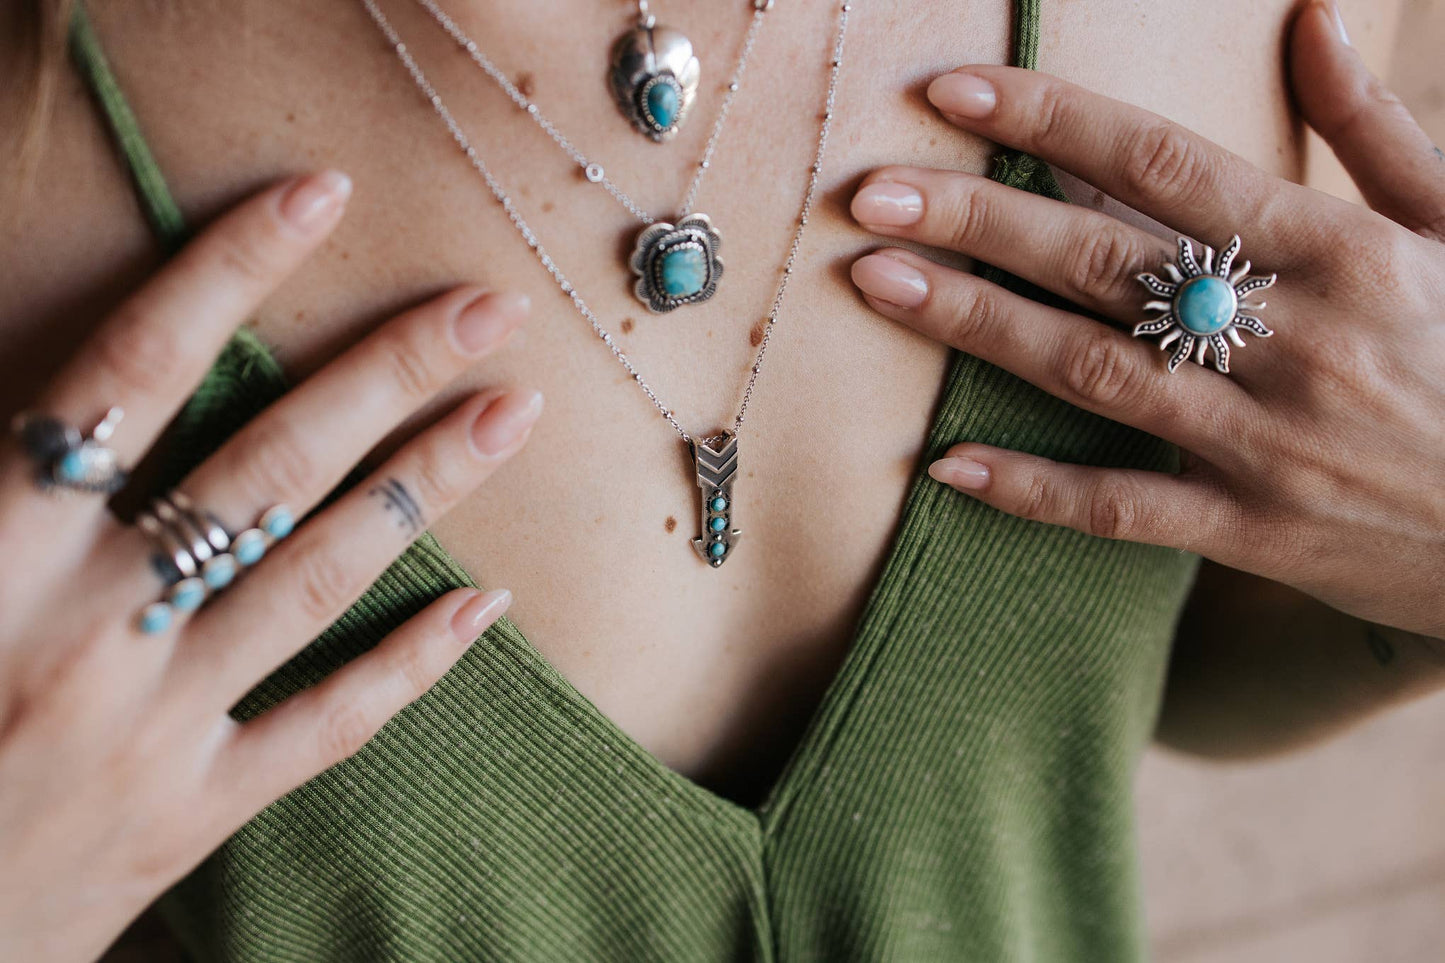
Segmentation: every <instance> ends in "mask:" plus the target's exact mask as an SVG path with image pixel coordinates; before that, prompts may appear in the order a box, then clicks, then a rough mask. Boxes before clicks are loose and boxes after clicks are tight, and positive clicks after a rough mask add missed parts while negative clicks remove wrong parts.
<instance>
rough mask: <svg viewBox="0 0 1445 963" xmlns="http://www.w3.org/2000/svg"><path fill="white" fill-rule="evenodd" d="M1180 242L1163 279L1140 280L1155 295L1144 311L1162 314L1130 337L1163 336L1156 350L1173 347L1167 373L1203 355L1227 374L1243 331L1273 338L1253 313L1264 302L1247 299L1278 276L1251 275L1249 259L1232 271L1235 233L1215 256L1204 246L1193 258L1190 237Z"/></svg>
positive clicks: (1237, 245)
mask: <svg viewBox="0 0 1445 963" xmlns="http://www.w3.org/2000/svg"><path fill="white" fill-rule="evenodd" d="M1178 243H1179V258H1178V260H1177V261H1166V262H1165V264H1164V274H1165V276H1164V277H1159V276H1157V275H1154V274H1140V275H1139V276H1138V281H1139V283H1140V284H1142V285H1144V287H1145V288H1146V289H1147V290H1148V291H1149V293H1150V294H1152V295H1154V299H1153V300H1151V301H1149V302H1148V303H1147V304H1145V305H1144V309H1145V310H1146V311H1158V312H1160V313H1159V315H1158V316H1157V317H1155V318H1152V319H1150V320H1148V321H1144V322H1142V323H1140V324H1138V325H1136V326H1135V327H1134V336H1135V337H1136V338H1137V337H1145V336H1148V335H1161V336H1162V337H1160V339H1159V347H1161V348H1163V349H1165V350H1168V349H1169V348H1170V347H1171V346H1172V347H1173V349H1174V350H1173V353H1172V354H1171V355H1170V356H1169V371H1170V372H1171V373H1173V372H1174V371H1175V370H1176V369H1177V368H1178V367H1179V366H1180V365H1182V364H1183V363H1184V362H1185V361H1188V360H1191V359H1192V360H1193V361H1194V362H1195V363H1196V364H1201V365H1202V364H1204V357H1205V353H1206V352H1212V353H1213V361H1214V369H1215V370H1216V371H1219V372H1221V373H1222V374H1228V373H1229V345H1230V343H1233V345H1234V346H1235V347H1236V348H1242V347H1244V339H1243V338H1242V337H1240V332H1241V331H1248V332H1249V333H1250V334H1253V335H1256V336H1257V337H1261V338H1268V337H1269V336H1270V335H1272V334H1274V332H1273V331H1271V330H1270V329H1269V328H1268V327H1266V326H1265V323H1264V322H1263V321H1261V320H1260V319H1259V318H1257V317H1255V316H1254V313H1253V312H1256V311H1259V310H1260V309H1261V308H1263V307H1264V306H1265V305H1264V302H1263V301H1260V302H1257V303H1251V302H1250V301H1249V300H1248V298H1249V297H1250V295H1252V294H1254V293H1255V292H1257V291H1263V290H1264V289H1265V288H1268V287H1271V286H1273V284H1274V282H1275V281H1276V280H1277V275H1274V274H1269V275H1253V274H1250V273H1249V267H1250V265H1249V262H1248V261H1245V262H1244V263H1242V264H1241V265H1239V266H1238V267H1235V263H1234V262H1235V258H1236V257H1237V256H1238V255H1239V248H1240V241H1239V235H1238V234H1236V235H1235V236H1234V237H1233V238H1232V239H1231V240H1230V242H1229V243H1228V244H1227V245H1225V246H1224V248H1223V250H1221V251H1219V252H1217V253H1216V252H1215V250H1214V248H1212V247H1210V246H1209V245H1207V244H1206V245H1204V251H1203V254H1202V256H1201V257H1196V256H1195V253H1194V245H1193V243H1192V242H1191V241H1190V240H1189V239H1188V238H1185V237H1181V238H1179V242H1178ZM1226 338H1228V340H1227V341H1226V340H1225V339H1226Z"/></svg>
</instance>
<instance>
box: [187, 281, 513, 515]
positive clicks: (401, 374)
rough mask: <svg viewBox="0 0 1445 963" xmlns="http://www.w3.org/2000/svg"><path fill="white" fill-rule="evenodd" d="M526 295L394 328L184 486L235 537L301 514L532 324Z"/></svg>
mask: <svg viewBox="0 0 1445 963" xmlns="http://www.w3.org/2000/svg"><path fill="white" fill-rule="evenodd" d="M528 305H529V302H528V299H527V297H526V295H524V294H514V293H487V292H483V291H481V290H480V289H478V288H475V287H469V286H468V287H461V288H457V289H455V290H453V291H450V292H448V293H446V294H444V295H442V296H440V297H437V298H434V299H432V300H431V301H428V302H426V303H425V304H422V305H420V306H418V307H416V308H414V309H412V310H410V311H407V312H405V313H403V314H401V315H399V316H397V317H396V318H394V319H392V320H391V321H389V322H387V323H386V324H385V325H383V326H382V327H381V328H379V329H377V330H376V331H375V332H374V333H372V334H371V335H369V336H368V337H366V338H365V339H364V340H362V341H361V342H360V343H358V344H357V345H355V346H354V347H352V348H351V349H349V350H347V351H346V352H344V353H343V354H342V355H341V356H340V357H338V358H337V359H336V360H334V361H332V362H331V363H330V364H328V365H326V367H324V368H322V369H321V370H320V371H318V372H317V373H316V374H314V375H312V376H311V377H310V378H308V379H306V381H304V382H302V383H301V384H300V385H299V386H297V387H296V388H294V389H293V390H292V391H290V392H289V393H288V394H286V395H285V396H284V397H282V398H281V399H280V400H279V401H277V402H276V403H275V404H273V405H271V406H270V407H269V408H267V409H266V410H265V411H264V412H262V413H261V414H260V415H259V416H258V417H257V418H256V419H255V420H253V421H252V422H250V423H249V424H248V425H246V426H245V427H244V428H243V429H241V431H239V432H237V433H236V434H235V435H234V436H232V437H231V439H230V440H228V441H227V442H226V444H225V445H224V446H222V448H221V449H220V450H219V451H217V452H216V453H215V455H213V456H212V457H211V458H209V459H207V460H206V461H205V462H203V463H202V464H201V465H200V466H199V467H197V468H196V470H195V471H194V472H193V473H192V474H191V475H190V477H188V478H187V479H186V480H185V481H184V482H182V483H181V485H180V486H179V487H180V489H181V490H182V491H184V492H185V493H186V494H187V495H188V496H190V498H191V500H192V501H193V502H195V503H196V504H197V505H200V506H204V507H205V508H206V509H207V510H208V511H211V512H213V513H215V514H216V515H217V517H219V518H220V520H221V521H222V522H223V523H224V524H225V525H226V527H227V528H228V529H229V530H230V531H233V532H234V531H240V530H242V529H245V528H249V527H250V526H251V525H252V524H253V522H254V520H255V519H256V518H257V517H258V516H259V515H260V513H261V512H262V511H264V510H265V509H267V508H268V507H270V506H271V505H275V504H285V505H287V506H289V507H290V508H292V509H293V510H295V511H296V513H297V514H298V515H303V514H305V513H306V512H308V511H309V510H310V509H311V507H312V506H314V505H316V504H317V503H318V502H320V501H321V499H322V498H323V497H325V496H326V494H327V493H329V492H330V491H332V490H333V489H334V488H335V487H336V485H337V484H338V483H340V482H341V481H342V479H344V478H345V477H346V475H347V474H349V473H350V472H351V471H352V469H353V468H354V467H355V465H356V462H357V461H358V460H359V459H360V458H361V456H362V455H364V454H365V453H366V452H367V451H369V450H370V449H371V448H372V447H373V446H375V445H376V444H377V443H378V442H380V441H381V440H382V439H383V438H385V437H386V436H387V435H388V434H390V433H391V431H392V430H393V429H395V428H396V426H397V425H399V424H401V423H402V422H403V421H404V420H405V419H406V418H407V417H408V416H410V415H412V414H413V413H415V412H416V410H417V409H418V408H419V407H420V406H421V405H423V404H424V403H426V402H427V401H428V400H430V399H431V398H432V397H433V396H434V395H436V393H437V392H438V391H440V390H441V389H442V388H443V387H445V386H446V385H447V384H449V383H450V382H452V381H453V380H455V379H456V377H457V376H458V375H460V374H461V373H462V372H463V371H465V370H467V369H468V368H469V367H471V366H472V365H474V364H476V363H477V361H479V360H480V359H482V358H485V357H486V356H487V355H489V354H491V353H492V352H494V351H496V350H497V349H498V348H499V347H501V345H502V344H504V343H505V342H506V340H507V338H508V337H510V335H511V333H512V331H513V330H515V329H516V327H517V325H518V324H520V323H521V322H522V320H523V319H524V318H525V317H526V314H527V311H528Z"/></svg>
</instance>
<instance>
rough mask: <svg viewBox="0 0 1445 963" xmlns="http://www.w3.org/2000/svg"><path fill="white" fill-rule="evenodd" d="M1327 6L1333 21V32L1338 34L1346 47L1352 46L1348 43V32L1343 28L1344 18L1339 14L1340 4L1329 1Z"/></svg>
mask: <svg viewBox="0 0 1445 963" xmlns="http://www.w3.org/2000/svg"><path fill="white" fill-rule="evenodd" d="M1329 8H1330V17H1331V18H1332V19H1333V20H1334V21H1335V32H1336V33H1338V34H1339V35H1340V42H1341V43H1343V44H1344V45H1345V46H1346V47H1349V46H1352V44H1351V43H1350V32H1349V31H1348V30H1346V29H1345V18H1344V16H1342V15H1341V14H1340V5H1339V4H1338V3H1331V4H1330V5H1329Z"/></svg>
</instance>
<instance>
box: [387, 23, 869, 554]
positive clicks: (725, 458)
mask: <svg viewBox="0 0 1445 963" xmlns="http://www.w3.org/2000/svg"><path fill="white" fill-rule="evenodd" d="M361 3H362V5H363V6H364V7H365V8H366V10H367V12H368V13H369V14H370V15H371V19H372V20H373V21H374V22H375V23H376V26H377V28H378V29H379V30H380V31H381V33H382V35H383V36H385V37H386V40H387V43H389V44H390V45H391V48H392V50H393V51H395V53H396V55H397V58H398V59H399V60H400V61H401V63H402V65H403V66H404V67H405V68H406V70H407V73H409V74H410V75H411V78H412V80H413V81H414V82H415V83H416V85H417V88H418V89H419V90H420V91H421V92H422V94H423V95H424V96H425V97H426V99H427V101H428V102H429V103H430V104H431V106H432V109H433V110H434V111H435V112H436V114H437V116H438V117H440V118H441V120H442V122H443V123H444V124H445V125H446V128H447V130H448V131H449V132H450V133H451V136H452V140H453V141H455V142H456V144H457V146H458V147H459V148H460V149H461V151H462V153H463V154H465V155H466V158H467V161H468V162H469V163H470V164H471V165H472V167H473V169H475V170H476V172H477V173H478V174H479V175H481V178H482V180H483V181H484V182H485V183H486V185H487V189H488V190H489V191H490V192H491V194H492V197H494V198H495V199H496V201H497V203H498V204H500V205H501V206H502V210H503V211H504V212H505V213H506V215H507V220H509V221H510V222H511V223H512V226H513V227H514V228H516V230H517V233H518V234H519V235H521V238H522V241H523V242H524V243H525V244H526V245H527V247H529V248H531V250H532V252H533V253H534V254H535V255H536V256H537V259H538V261H540V262H541V264H542V267H544V268H545V269H546V270H547V273H548V274H550V275H551V276H552V280H553V281H555V282H556V283H557V286H558V287H559V288H560V289H561V291H562V293H563V294H565V295H567V297H568V298H569V299H571V301H572V305H573V307H575V308H576V309H577V313H578V314H580V315H581V316H582V318H583V320H585V321H586V322H587V323H588V324H589V325H590V326H591V327H592V333H593V334H595V335H596V336H597V337H598V338H599V339H601V341H602V343H603V344H604V345H606V346H607V349H608V350H609V351H611V352H612V356H613V357H614V358H616V359H617V362H618V364H620V365H622V367H623V368H624V369H626V371H627V373H628V375H630V376H631V378H632V380H633V381H635V382H637V385H638V387H639V388H641V389H642V392H643V394H645V395H647V400H648V401H650V402H651V403H652V406H653V407H654V408H656V409H657V410H658V412H659V413H660V414H661V415H662V417H663V418H664V419H666V420H667V423H668V424H669V425H671V426H672V428H673V430H674V431H676V432H677V434H678V437H680V438H681V439H682V440H683V443H684V444H686V445H687V446H688V449H689V451H690V452H691V453H692V457H693V464H694V468H695V478H696V482H697V486H698V488H699V489H701V492H702V498H701V506H700V508H701V512H700V518H701V534H700V535H699V536H698V537H697V538H694V539H693V540H692V545H693V548H694V549H695V550H696V551H697V554H698V555H699V557H701V558H702V560H703V561H705V562H707V563H708V564H709V565H711V566H712V567H714V568H717V567H718V566H720V565H722V563H723V562H725V561H726V560H727V559H728V558H729V557H730V556H731V554H732V548H733V546H734V545H735V544H736V543H737V540H738V538H739V537H740V536H741V535H742V532H741V530H739V529H736V528H733V527H732V519H733V497H732V492H733V482H734V480H735V479H736V476H737V467H738V436H739V434H740V433H741V432H742V427H743V422H744V420H745V419H746V417H747V413H748V405H749V403H750V402H751V401H752V397H753V388H754V387H755V386H756V385H757V382H758V376H759V375H760V374H762V370H763V359H764V357H765V356H766V354H767V350H768V344H769V343H770V342H771V340H772V336H773V329H774V328H775V327H776V326H777V323H778V318H779V316H780V315H781V312H782V309H783V301H784V299H785V298H786V296H787V292H788V281H789V280H790V279H791V278H792V276H793V265H794V262H795V261H796V260H797V258H798V251H799V249H800V248H801V247H802V243H803V234H804V232H805V231H806V230H807V227H808V215H809V213H810V212H811V211H812V208H813V201H814V199H815V197H816V195H817V192H818V183H819V180H820V178H821V175H822V170H823V158H824V156H825V155H826V153H827V148H828V134H829V131H830V130H831V129H832V126H833V107H834V103H835V101H836V98H837V92H838V78H839V76H840V74H841V72H842V68H843V46H844V39H845V38H846V36H847V33H848V14H849V11H851V10H852V3H851V2H843V3H840V4H839V5H838V6H839V10H838V26H837V31H836V34H835V38H834V41H833V56H832V59H831V60H830V61H829V73H828V87H827V92H826V94H825V95H824V100H823V111H822V117H821V120H820V122H819V125H818V139H817V146H816V147H815V148H814V152H813V163H812V166H810V167H809V168H808V186H807V190H806V191H805V192H804V194H803V203H802V205H801V209H800V211H799V214H798V220H797V226H796V227H795V229H794V231H793V239H792V242H791V243H790V244H789V246H788V255H787V258H786V259H785V260H784V261H783V266H782V273H781V275H780V277H779V279H778V287H777V291H776V292H775V293H774V295H773V301H772V306H771V307H770V309H769V311H768V316H767V323H766V324H765V325H764V326H763V336H762V340H761V341H760V342H759V344H758V351H757V354H756V355H755V356H754V357H753V364H752V368H751V373H750V375H749V377H748V380H747V382H746V384H745V385H744V387H743V394H742V400H741V402H740V403H739V405H738V411H737V414H736V416H734V418H733V426H732V428H731V429H724V430H723V431H721V432H719V433H718V434H716V435H713V436H710V437H706V438H702V437H697V436H694V435H692V434H690V433H689V432H688V431H687V429H685V428H684V427H683V426H682V423H681V422H679V421H678V419H677V416H676V414H674V413H673V411H672V410H671V409H670V408H668V407H667V406H666V405H664V404H663V403H662V401H661V399H659V398H658V396H657V392H656V391H654V390H653V389H652V386H651V385H649V384H648V383H647V380H646V379H645V378H643V377H642V373H641V372H640V371H638V370H637V368H636V366H634V365H633V363H632V360H631V359H630V358H628V357H627V355H626V353H625V352H623V350H622V349H621V348H620V347H618V345H617V341H616V339H614V338H613V337H612V334H611V333H610V332H608V330H607V329H606V328H604V327H603V326H602V322H601V321H599V320H598V319H597V315H596V314H594V313H593V311H592V309H591V308H590V307H588V305H587V302H586V301H585V300H583V298H582V295H581V294H580V293H578V291H577V289H576V288H575V287H574V286H573V285H572V282H571V281H569V280H567V276H566V275H565V274H563V273H562V270H561V268H559V267H558V266H557V263H556V262H555V261H554V260H552V255H550V254H548V253H547V249H546V248H545V247H543V245H542V242H541V241H540V240H538V238H537V235H536V233H535V232H534V231H533V230H532V228H531V226H530V225H528V224H527V222H526V220H525V219H524V218H523V217H522V213H521V211H519V210H518V209H517V205H516V203H515V202H514V201H513V200H512V198H511V195H510V194H508V193H507V191H506V190H505V189H504V188H503V187H502V184H501V182H500V181H498V180H497V178H496V176H495V175H493V174H492V171H491V169H490V168H489V167H487V165H486V163H485V162H484V161H483V160H482V157H481V155H480V154H479V153H478V152H477V150H476V148H475V147H473V146H472V143H471V141H470V140H469V139H468V138H467V135H466V133H465V132H464V131H463V130H462V128H461V126H460V125H459V124H458V123H457V121H456V118H454V117H453V116H452V114H451V111H449V110H448V109H447V107H446V104H445V103H444V102H443V101H442V98H441V95H440V94H438V93H437V91H436V88H435V87H433V86H432V84H431V82H430V81H429V80H427V77H426V74H425V73H423V72H422V69H421V67H420V66H418V64H417V62H416V59H415V58H414V57H412V55H411V52H410V51H409V50H407V47H406V44H405V43H403V42H402V39H401V37H400V36H399V35H398V34H397V32H396V30H395V29H394V28H393V27H392V25H391V22H390V21H388V20H387V19H386V16H385V14H383V13H382V12H381V9H380V8H379V7H378V6H377V5H376V0H361Z"/></svg>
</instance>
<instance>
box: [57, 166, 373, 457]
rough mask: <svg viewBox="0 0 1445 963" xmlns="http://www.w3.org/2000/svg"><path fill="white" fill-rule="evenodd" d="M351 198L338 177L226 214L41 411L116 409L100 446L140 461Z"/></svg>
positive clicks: (74, 420) (126, 311)
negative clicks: (119, 417)
mask: <svg viewBox="0 0 1445 963" xmlns="http://www.w3.org/2000/svg"><path fill="white" fill-rule="evenodd" d="M350 193H351V181H350V179H349V178H348V177H347V176H346V175H345V174H342V173H341V172H339V171H322V172H320V173H317V174H313V175H310V176H306V177H299V178H292V179H289V180H287V181H284V182H282V183H280V184H276V185H274V186H272V187H270V188H268V189H266V190H264V191H262V192H260V193H259V194H256V195H255V196H253V197H251V198H250V199H248V200H246V201H243V202H242V203H241V204H239V205H238V206H236V207H235V208H233V209H231V210H230V211H228V212H227V213H226V214H224V215H223V216H222V217H221V218H220V219H219V220H218V221H216V223H215V224H213V225H211V226H210V227H209V228H207V229H206V230H205V231H204V232H203V233H202V234H201V235H200V236H198V237H197V238H196V239H195V240H193V241H192V242H191V243H190V244H188V245H187V246H186V247H184V248H183V249H182V250H181V251H180V253H178V254H177V255H176V256H175V257H174V258H172V259H171V260H170V261H169V262H168V263H167V264H166V265H165V266H164V267H162V268H161V269H160V270H159V271H157V272H156V274H155V275H154V276H153V277H152V278H151V279H150V280H149V281H147V282H146V283H145V284H144V285H143V286H142V287H141V288H140V289H139V290H137V291H136V292H135V293H134V294H132V295H131V296H130V297H129V298H127V299H126V300H125V301H124V302H123V303H122V304H121V306H120V307H119V308H117V309H116V310H115V311H114V312H112V313H111V315H110V316H109V317H108V318H106V319H105V320H104V321H103V322H102V323H101V325H100V327H99V328H98V329H97V330H96V332H95V334H94V335H92V336H91V337H90V338H88V339H87V340H86V341H85V342H84V343H82V345H81V346H80V349H79V350H78V351H77V352H76V354H75V355H74V356H73V357H72V358H71V359H70V360H69V361H67V362H66V363H65V365H64V366H63V367H62V368H61V370H60V372H59V374H58V375H57V376H56V378H55V379H54V381H52V382H51V384H50V386H49V387H48V388H47V389H46V391H45V393H44V395H43V396H42V397H41V398H40V399H39V401H38V403H37V407H38V409H39V410H40V411H42V412H43V413H45V414H47V415H51V416H53V417H56V418H59V419H61V420H63V421H65V422H67V423H71V424H86V423H88V422H92V423H93V421H94V420H95V418H96V417H97V416H98V414H103V413H104V412H106V411H107V410H109V409H111V408H113V407H119V408H121V409H122V410H123V411H124V414H125V419H124V422H123V423H122V424H121V425H120V427H119V428H118V429H117V430H116V432H115V435H114V437H113V438H112V439H111V440H110V441H109V442H108V443H107V444H108V445H109V447H111V448H113V449H115V451H116V452H117V453H118V455H119V456H120V459H121V461H122V463H123V464H125V463H131V462H134V461H136V460H138V459H139V458H140V456H141V455H142V454H144V452H145V451H146V449H148V448H149V447H150V445H151V444H152V442H153V441H154V440H155V437H156V436H157V435H158V434H159V433H160V431H161V429H162V428H164V427H165V426H166V424H167V423H169V421H170V420H171V418H172V417H174V415H175V413H176V412H177V411H178V410H179V409H180V406H181V405H182V404H184V403H185V400H186V398H187V397H188V396H189V395H190V394H191V392H192V391H194V390H195V388H196V386H197V385H198V384H199V383H200V381H201V379H202V378H203V377H204V376H205V373H206V371H207V369H208V368H209V367H210V365H211V364H212V363H213V362H214V360H215V358H216V355H217V354H219V353H220V350H221V348H222V347H223V346H224V345H225V343H226V341H227V339H229V338H230V336H231V334H232V333H233V332H234V331H235V329H236V328H237V327H238V326H239V325H240V324H241V322H242V321H244V320H245V319H246V316H247V315H249V314H250V313H251V312H252V311H253V310H255V309H256V307H258V306H259V305H260V303H261V302H262V301H263V300H265V298H266V297H267V296H268V295H270V293H271V292H272V291H273V290H275V288H276V287H277V286H278V285H279V284H280V283H281V282H282V281H283V280H284V279H285V278H286V277H287V276H288V275H289V274H291V272H292V271H294V270H295V269H296V268H297V267H298V266H299V265H300V263H301V262H302V261H303V260H304V259H305V258H306V256H307V255H309V254H310V253H311V252H312V251H313V250H314V249H315V248H316V246H317V245H318V244H320V243H321V241H322V240H323V239H324V238H325V237H326V236H327V235H328V234H330V233H331V229H332V228H334V227H335V226H336V224H337V222H338V221H339V220H340V219H341V213H342V209H343V208H344V206H345V203H346V199H347V198H348V197H349V196H350Z"/></svg>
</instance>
